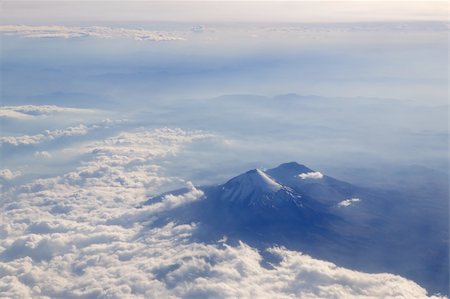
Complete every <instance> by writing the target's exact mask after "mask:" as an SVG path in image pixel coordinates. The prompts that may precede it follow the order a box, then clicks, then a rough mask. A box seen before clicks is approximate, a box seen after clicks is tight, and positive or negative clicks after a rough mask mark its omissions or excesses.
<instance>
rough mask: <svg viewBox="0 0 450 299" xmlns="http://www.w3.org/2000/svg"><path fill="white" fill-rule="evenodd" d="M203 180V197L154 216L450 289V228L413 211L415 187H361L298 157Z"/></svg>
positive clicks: (202, 233) (207, 236) (210, 235)
mask: <svg viewBox="0 0 450 299" xmlns="http://www.w3.org/2000/svg"><path fill="white" fill-rule="evenodd" d="M197 188H198V189H200V190H202V191H203V194H204V195H203V196H202V198H201V199H200V200H197V201H194V202H190V203H188V204H185V205H182V206H180V207H178V208H176V209H172V210H170V211H169V212H166V213H163V214H161V215H160V218H159V219H158V220H157V221H156V222H155V223H154V224H158V222H160V223H161V224H164V223H167V222H170V221H173V222H177V223H193V222H194V223H197V224H198V230H197V233H196V234H195V235H194V236H193V238H195V239H196V241H200V242H217V240H219V239H222V238H223V237H224V236H225V237H226V238H227V242H229V243H230V244H233V243H236V242H238V241H244V242H246V243H248V244H250V245H252V246H254V247H256V248H259V249H260V250H261V252H262V253H263V255H264V256H265V257H266V258H267V260H270V256H269V255H268V254H265V248H267V247H270V246H284V247H286V248H288V249H292V250H299V251H302V252H305V253H307V254H310V255H311V256H313V257H316V258H320V259H324V260H329V261H331V262H334V263H337V264H338V265H341V266H345V267H349V268H353V269H355V270H360V271H366V272H390V273H396V274H400V275H402V276H405V277H408V278H410V279H413V280H415V281H417V282H418V283H420V284H421V285H424V286H425V287H427V288H428V289H429V290H430V291H433V292H441V293H447V289H448V271H447V269H448V255H447V252H448V241H447V240H448V239H445V238H444V239H443V238H442V236H443V235H445V234H446V233H447V236H448V229H447V228H446V227H443V226H442V225H440V226H439V227H435V230H430V226H432V225H433V220H432V219H429V221H428V222H426V221H427V220H424V219H426V216H425V217H421V218H420V219H419V218H417V220H415V219H414V218H411V217H412V215H414V212H415V211H416V209H417V207H418V203H417V201H412V197H411V196H410V195H409V194H404V193H395V192H387V191H383V190H373V189H367V188H361V187H358V186H355V185H352V184H350V183H347V182H343V181H340V180H337V179H335V178H332V177H329V176H327V175H324V174H322V173H320V172H317V171H314V170H312V169H310V168H308V167H306V166H304V165H301V164H298V163H295V162H291V163H285V164H281V165H279V166H278V167H276V168H273V169H268V170H266V171H263V170H260V169H253V170H250V171H247V172H245V173H243V174H240V175H238V176H236V177H234V178H232V179H230V180H229V181H227V182H225V183H224V184H219V185H214V186H200V187H197ZM187 191H189V190H188V189H180V190H176V191H173V192H168V193H165V194H162V195H159V196H156V197H153V198H151V199H149V201H148V203H153V202H157V201H160V200H163V198H164V196H166V195H167V194H169V193H170V194H173V195H179V194H183V193H185V192H187ZM419 205H420V204H419ZM424 213H426V212H424ZM428 216H429V217H432V215H428ZM405 219H406V220H405ZM411 227H414V231H416V232H418V234H417V235H411V234H410V231H411ZM437 261H439V262H437ZM272 262H273V261H272ZM436 277H443V279H442V280H436V279H435V278H436Z"/></svg>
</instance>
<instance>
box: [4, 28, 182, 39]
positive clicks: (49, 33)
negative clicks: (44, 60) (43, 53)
mask: <svg viewBox="0 0 450 299" xmlns="http://www.w3.org/2000/svg"><path fill="white" fill-rule="evenodd" d="M0 32H2V33H4V34H7V35H20V36H23V37H30V38H83V37H93V38H107V39H111V38H127V39H134V40H139V41H178V40H183V38H181V37H178V36H175V35H174V34H173V33H170V32H162V31H149V30H144V29H126V28H111V27H101V26H91V27H68V26H27V25H3V26H0Z"/></svg>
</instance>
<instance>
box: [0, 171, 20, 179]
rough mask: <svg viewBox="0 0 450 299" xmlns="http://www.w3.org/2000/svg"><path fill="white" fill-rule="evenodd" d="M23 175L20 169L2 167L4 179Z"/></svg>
mask: <svg viewBox="0 0 450 299" xmlns="http://www.w3.org/2000/svg"><path fill="white" fill-rule="evenodd" d="M20 175H21V172H20V171H12V170H10V169H0V179H2V180H6V181H9V180H12V179H14V178H16V177H18V176H20Z"/></svg>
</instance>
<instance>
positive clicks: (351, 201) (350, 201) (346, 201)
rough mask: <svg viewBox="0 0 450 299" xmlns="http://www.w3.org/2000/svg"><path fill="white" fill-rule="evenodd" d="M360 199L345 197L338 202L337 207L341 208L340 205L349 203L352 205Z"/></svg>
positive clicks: (348, 204) (344, 205) (346, 205)
mask: <svg viewBox="0 0 450 299" xmlns="http://www.w3.org/2000/svg"><path fill="white" fill-rule="evenodd" d="M359 201H361V200H360V199H359V198H350V199H345V200H343V201H341V202H339V203H338V207H340V208H342V207H348V206H350V205H352V204H353V203H355V202H359Z"/></svg>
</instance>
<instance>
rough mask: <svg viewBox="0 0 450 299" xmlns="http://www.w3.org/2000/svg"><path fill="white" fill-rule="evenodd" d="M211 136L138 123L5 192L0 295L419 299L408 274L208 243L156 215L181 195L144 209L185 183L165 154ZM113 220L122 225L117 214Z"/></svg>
mask: <svg viewBox="0 0 450 299" xmlns="http://www.w3.org/2000/svg"><path fill="white" fill-rule="evenodd" d="M205 138H211V135H210V134H205V133H202V132H198V131H197V132H186V131H183V130H180V129H167V128H164V129H155V130H144V129H141V130H136V131H133V132H126V133H121V134H118V135H117V136H114V137H111V138H108V139H106V140H104V141H99V142H95V143H93V144H90V145H88V146H86V148H85V152H86V153H90V159H89V160H86V161H84V162H83V163H82V165H81V166H79V167H78V168H76V169H74V170H73V171H71V172H69V173H66V174H65V175H62V176H58V177H53V178H48V179H39V180H36V181H34V182H32V183H29V184H25V185H23V186H21V187H19V188H17V189H15V190H10V191H8V192H6V193H5V194H4V199H3V200H2V202H1V203H0V204H1V209H2V217H3V220H4V221H2V223H1V224H0V236H1V238H0V297H10V298H11V297H12V298H14V297H27V298H31V297H50V298H58V297H59V298H86V297H90V298H101V297H106V298H205V297H215V298H233V297H238V298H266V297H272V298H274V297H276V298H383V297H396V298H426V297H427V295H426V291H425V290H424V289H423V288H421V287H420V286H418V285H417V284H415V283H414V282H412V281H409V280H406V279H404V278H401V277H399V276H395V275H390V274H365V273H361V272H356V271H351V270H347V269H344V268H341V267H337V266H336V265H334V264H331V263H328V262H324V261H320V260H316V259H313V258H311V257H309V256H306V255H302V254H301V253H298V252H293V251H288V250H286V249H283V248H273V249H271V251H272V253H273V254H275V255H277V256H279V257H280V258H281V263H280V264H278V265H273V268H272V269H268V268H264V267H262V266H261V261H262V256H261V255H260V253H259V252H258V251H257V250H255V249H253V248H251V247H250V246H248V245H246V244H243V243H241V244H240V245H238V246H235V247H232V246H228V245H226V244H224V243H223V242H219V243H217V244H204V243H196V242H193V241H192V240H191V239H190V237H191V235H192V234H193V233H194V232H195V230H196V225H195V224H185V225H180V224H176V223H168V224H166V225H164V226H160V227H157V226H152V225H151V224H150V223H151V220H152V218H155V217H158V215H160V213H161V212H162V211H170V209H173V208H175V207H179V206H180V205H182V204H185V203H188V202H191V201H195V200H198V199H200V198H201V197H202V195H203V194H202V192H201V191H200V190H198V189H196V188H195V187H194V186H193V185H192V184H190V183H187V185H188V191H187V192H186V193H184V194H181V195H171V194H169V195H166V196H165V197H164V198H163V199H162V201H160V202H155V203H154V204H151V205H148V206H144V207H142V205H141V204H142V202H143V201H145V200H146V199H147V197H148V194H149V193H155V192H159V191H160V190H161V189H164V188H166V187H171V186H172V185H173V184H177V185H180V184H186V183H185V182H183V180H181V179H179V178H175V177H168V176H165V175H163V174H162V173H163V168H162V166H161V165H163V164H164V163H163V162H164V161H165V159H166V158H165V157H166V156H168V155H175V154H177V153H178V152H179V151H180V150H182V148H183V146H184V145H185V144H187V143H190V142H195V141H196V140H200V139H205ZM117 220H119V221H117Z"/></svg>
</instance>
